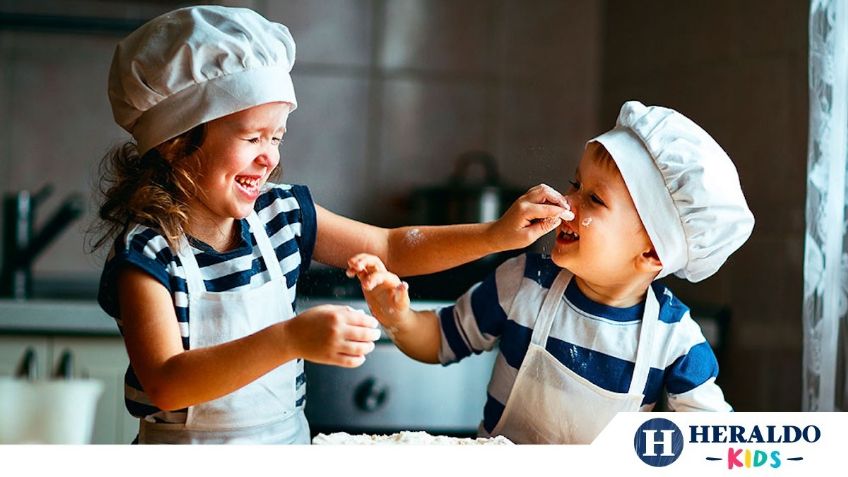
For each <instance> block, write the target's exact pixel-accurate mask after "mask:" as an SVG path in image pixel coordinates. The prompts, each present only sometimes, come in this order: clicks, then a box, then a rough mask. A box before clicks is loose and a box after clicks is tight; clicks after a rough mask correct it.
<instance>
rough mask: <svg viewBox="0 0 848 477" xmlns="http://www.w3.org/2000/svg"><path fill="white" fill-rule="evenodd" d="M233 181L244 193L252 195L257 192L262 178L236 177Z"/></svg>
mask: <svg viewBox="0 0 848 477" xmlns="http://www.w3.org/2000/svg"><path fill="white" fill-rule="evenodd" d="M235 181H236V184H238V185H239V186H240V187H241V188H242V189H243V190H244V191H245V192H248V193H250V194H253V193H256V192H258V191H259V186H260V185H261V184H262V176H237V177H236V179H235Z"/></svg>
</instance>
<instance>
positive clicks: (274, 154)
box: [191, 103, 290, 222]
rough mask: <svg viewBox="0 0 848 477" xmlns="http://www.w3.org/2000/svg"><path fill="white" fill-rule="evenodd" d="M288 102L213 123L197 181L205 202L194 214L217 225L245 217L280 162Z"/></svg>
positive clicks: (197, 205) (194, 208) (200, 202)
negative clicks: (280, 147)
mask: <svg viewBox="0 0 848 477" xmlns="http://www.w3.org/2000/svg"><path fill="white" fill-rule="evenodd" d="M289 110H290V109H289V104H288V103H267V104H263V105H260V106H255V107H253V108H250V109H246V110H244V111H240V112H238V113H234V114H230V115H229V116H224V117H222V118H219V119H216V120H214V121H210V122H209V123H208V128H207V132H206V138H205V140H204V141H203V145H202V146H201V158H200V171H198V177H196V181H197V186H198V188H199V189H200V190H201V191H203V193H204V197H199V198H197V199H196V200H195V201H194V203H193V204H191V207H192V213H197V214H201V215H202V216H204V217H206V218H207V219H211V221H213V222H218V221H221V220H228V219H231V218H239V219H240V218H244V217H246V216H247V215H248V214H250V212H251V211H252V210H253V204H254V202H255V201H256V198H257V197H259V192H260V189H261V187H262V186H263V185H264V184H265V182H266V181H267V180H268V176H269V175H270V174H271V172H272V171H273V170H274V168H276V167H277V164H279V162H280V151H279V146H280V143H281V142H282V137H283V134H285V132H286V121H287V120H288V116H289Z"/></svg>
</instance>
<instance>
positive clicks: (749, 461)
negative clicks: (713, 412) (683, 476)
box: [689, 425, 821, 470]
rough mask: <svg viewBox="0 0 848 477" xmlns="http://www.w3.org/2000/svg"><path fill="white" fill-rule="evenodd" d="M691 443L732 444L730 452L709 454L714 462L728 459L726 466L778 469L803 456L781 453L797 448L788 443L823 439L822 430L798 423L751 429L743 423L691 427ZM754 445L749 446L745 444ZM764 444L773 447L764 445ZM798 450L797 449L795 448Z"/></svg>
mask: <svg viewBox="0 0 848 477" xmlns="http://www.w3.org/2000/svg"><path fill="white" fill-rule="evenodd" d="M689 429H690V431H691V432H690V439H689V443H690V444H697V443H713V444H731V445H730V446H728V448H727V453H726V454H724V455H720V456H708V457H706V460H708V461H712V462H726V464H727V469H728V470H731V469H737V468H738V469H741V468H746V469H751V468H757V467H764V466H765V467H766V468H772V469H777V468H779V467H780V466H781V465H783V463H784V462H799V461H802V460H804V457H802V456H800V455H797V454H795V452H793V453H792V454H790V455H789V456H785V455H782V454H781V450H780V449H783V450H784V452H785V451H786V449H790V450H791V449H794V447H788V445H791V444H796V443H807V444H814V443H816V442H818V440H819V439H821V429H819V428H818V426H814V425H810V426H805V427H803V428H801V427H798V426H789V425H783V426H776V425H768V426H759V425H755V426H753V427H750V428H746V427H744V426H714V425H713V426H690V427H689ZM746 444H747V445H749V446H750V445H753V447H748V446H745V445H746ZM763 444H770V445H771V447H766V448H765V449H763V448H762V445H763ZM796 452H797V451H796Z"/></svg>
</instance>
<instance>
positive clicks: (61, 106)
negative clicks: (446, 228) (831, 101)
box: [0, 0, 809, 442]
mask: <svg viewBox="0 0 848 477" xmlns="http://www.w3.org/2000/svg"><path fill="white" fill-rule="evenodd" d="M195 3H220V4H225V5H230V6H247V7H250V8H253V9H255V10H257V11H258V12H260V13H262V14H264V15H265V16H267V17H268V18H269V19H271V20H274V21H279V22H281V23H283V24H285V25H287V26H288V27H289V28H290V30H291V32H292V34H293V35H294V38H295V41H296V42H297V60H296V63H295V66H294V70H293V79H294V82H295V87H296V88H297V94H298V101H299V107H298V109H297V111H296V112H295V113H294V114H293V115H292V116H291V119H290V120H289V131H288V133H287V134H286V139H285V144H284V145H283V146H282V149H281V151H282V165H283V174H284V179H283V180H284V181H286V182H293V183H302V184H307V185H308V186H309V187H310V189H311V191H312V194H313V197H314V199H315V201H316V202H317V203H319V204H321V205H322V206H324V207H326V208H328V209H330V210H332V211H334V212H336V213H340V214H343V215H347V216H350V217H353V218H356V219H359V220H362V221H365V222H370V223H374V224H378V225H382V226H396V225H404V224H412V223H424V222H430V223H438V222H440V221H451V220H489V219H491V218H493V217H496V216H497V215H498V214H499V213H500V212H501V211H502V206H503V205H504V204H508V203H509V201H511V199H512V198H514V195H515V194H516V193H517V191H518V192H520V191H521V190H524V189H527V188H528V187H530V186H532V185H535V184H537V183H539V182H545V183H548V184H549V185H551V186H553V187H555V188H557V189H558V190H561V191H565V190H566V189H567V187H568V180H569V179H571V178H572V174H573V171H574V168H575V166H576V164H577V161H578V159H579V156H580V153H581V151H582V148H583V144H584V142H585V141H586V140H587V139H588V138H591V137H593V136H595V135H597V134H598V133H600V132H603V131H605V130H607V129H609V128H610V127H611V126H612V125H613V123H614V120H615V117H616V116H617V113H618V109H619V107H620V106H621V104H622V102H623V101H625V100H628V99H639V100H640V101H642V102H644V103H646V104H660V105H664V106H668V107H672V108H675V109H678V110H680V111H681V112H683V113H685V114H686V115H688V116H690V117H691V118H692V119H694V120H695V121H696V122H697V123H698V124H701V125H702V126H703V127H704V128H705V129H706V130H707V131H709V132H710V133H711V134H712V135H713V136H714V137H715V138H716V140H717V141H718V142H719V143H720V144H722V145H723V146H724V148H725V149H726V150H727V152H728V153H729V155H730V157H731V158H732V159H733V160H734V161H735V163H736V165H737V168H738V170H739V175H740V178H741V182H742V185H743V189H744V191H745V193H746V197H747V199H748V202H749V205H750V207H751V209H752V210H753V212H754V215H755V217H756V219H757V224H756V226H755V229H754V233H753V235H752V237H751V238H750V239H749V240H748V242H747V243H746V244H745V245H744V246H743V247H742V248H741V249H740V250H739V251H738V252H736V253H735V254H733V255H732V256H731V258H730V260H729V262H728V263H727V264H726V265H725V266H724V267H723V268H722V269H721V271H720V272H719V273H717V274H716V275H715V276H713V277H711V278H709V279H708V280H706V281H704V282H701V283H698V284H695V285H692V284H688V283H687V282H684V281H680V280H676V279H674V280H671V283H670V287H671V288H672V290H674V291H675V292H676V293H677V294H678V295H679V296H680V297H681V298H682V300H683V301H684V302H686V303H689V304H691V305H692V307H693V314H697V315H698V318H699V320H701V321H702V325H703V326H704V328H705V333H706V334H708V337H710V339H711V341H713V345H714V347H715V348H716V351H717V355H718V358H719V361H720V364H721V372H720V374H719V378H718V383H719V384H720V385H721V386H722V388H723V389H724V391H725V393H726V398H727V401H728V402H729V403H731V404H732V405H733V406H734V408H735V409H736V410H738V411H798V410H802V350H803V341H804V339H803V331H802V299H803V263H804V228H805V222H804V204H805V193H806V189H805V184H806V180H805V176H806V167H807V134H808V133H807V131H808V86H807V84H808V83H807V80H808V73H807V71H808V65H807V61H808V21H809V19H808V18H809V4H808V2H805V1H801V0H768V1H766V0H747V1H744V2H739V1H735V0H714V1H710V2H680V1H674V0H665V1H639V2H635V1H629V0H531V1H523V0H459V1H457V0H279V1H277V0H254V1H249V0H244V1H225V2H180V1H168V0H148V1H140V0H139V1H117V0H115V1H111V0H41V1H26V2H23V1H14V0H0V65H2V70H0V193H2V194H3V195H4V197H6V198H9V197H14V195H13V194H17V193H18V192H20V191H28V192H29V193H30V194H32V195H33V196H35V198H36V200H35V201H34V203H32V204H30V205H31V206H32V207H33V211H34V219H33V222H32V227H31V228H32V230H33V233H32V237H31V239H32V241H36V240H37V241H39V242H44V243H43V244H39V243H36V244H35V245H38V246H39V247H36V246H32V248H30V249H29V250H16V251H15V252H14V253H12V252H10V253H9V255H8V256H5V257H4V260H5V261H7V262H9V261H10V260H19V261H20V262H21V263H23V264H25V265H30V264H29V263H24V262H28V261H29V260H30V259H32V260H31V273H32V275H31V278H32V281H31V282H30V283H31V290H30V291H29V296H30V297H35V298H42V299H43V298H51V299H52V300H51V301H50V302H48V305H45V306H48V308H46V309H47V310H48V311H46V312H44V313H57V314H59V315H60V316H62V317H63V319H67V320H68V322H69V323H70V324H69V325H68V326H67V327H66V328H65V329H64V331H63V330H62V329H59V328H50V325H48V324H40V323H42V322H38V323H33V324H31V325H30V326H27V325H20V324H18V325H16V326H17V328H15V327H12V328H7V329H0V375H2V374H11V373H14V372H16V371H19V368H20V360H21V357H22V356H23V355H24V353H25V352H26V351H27V350H28V349H36V350H40V351H41V354H40V355H38V356H37V357H35V358H32V359H33V360H35V361H36V362H40V366H41V369H42V371H41V374H42V375H47V374H52V373H55V372H56V371H55V368H56V366H57V364H58V362H59V358H60V356H61V355H62V353H63V351H65V350H67V349H75V348H74V347H76V349H78V350H80V351H79V352H78V353H76V355H75V356H74V358H75V366H76V368H75V369H76V370H75V371H74V370H72V371H71V372H75V373H77V374H80V373H81V371H80V369H82V368H85V367H86V366H88V367H87V368H86V369H85V372H84V373H82V374H88V375H91V376H102V379H104V380H107V383H106V387H107V391H106V394H104V398H103V399H110V400H111V401H110V402H107V403H106V404H104V402H103V400H101V403H100V406H101V409H100V410H98V416H100V415H101V414H102V415H104V416H107V417H104V418H103V419H107V420H108V419H110V417H108V416H112V417H114V420H116V421H121V420H127V419H129V416H128V415H127V413H126V411H125V410H124V409H123V400H122V394H120V393H121V392H122V388H121V383H122V379H123V370H121V372H120V373H119V374H115V373H114V372H113V370H112V371H110V370H108V369H107V368H108V366H109V365H110V363H114V362H115V361H116V360H121V359H123V360H124V361H123V363H124V364H123V365H122V366H124V367H125V362H126V357H125V356H121V351H122V348H121V341H120V338H119V337H118V336H117V328H116V327H115V325H114V323H113V322H111V321H110V320H109V319H108V318H107V317H106V316H105V314H102V312H100V311H99V308H98V307H97V306H96V305H95V304H94V302H93V300H94V299H95V294H96V286H97V280H98V276H99V272H100V267H101V265H102V260H103V257H102V256H91V255H88V254H87V253H86V252H85V249H86V247H85V245H86V243H85V229H86V227H87V226H88V224H89V223H90V221H91V220H92V218H93V214H94V212H93V211H94V206H93V202H92V196H93V189H94V184H95V179H96V177H97V167H98V162H99V160H100V158H101V157H102V156H103V155H104V154H105V153H106V152H107V150H108V149H109V148H110V147H112V146H113V145H116V144H118V143H120V142H122V141H124V140H125V139H126V134H125V133H124V131H122V130H121V129H119V127H118V126H116V125H115V123H114V122H113V119H112V115H111V111H110V108H109V103H108V101H107V97H106V77H107V72H108V69H109V64H110V61H111V58H112V52H113V49H114V47H115V44H116V43H117V42H118V41H119V39H120V38H122V37H123V36H125V35H126V34H127V33H129V32H130V31H131V30H132V29H134V28H135V27H137V26H139V25H140V24H141V23H142V22H143V21H145V20H147V19H150V18H152V17H154V16H157V15H159V14H161V13H164V12H166V11H169V10H171V9H174V8H177V7H179V6H184V5H190V4H195ZM45 187H47V188H48V189H45ZM39 191H42V193H40V194H39ZM79 194H81V197H82V198H81V199H80V196H79ZM80 201H81V202H84V204H83V205H84V209H85V212H84V213H83V214H82V216H81V217H79V218H75V216H76V215H78V214H77V213H76V212H77V211H78V210H77V209H80V210H81V209H82V208H83V207H82V205H81V204H80V203H79V202H80ZM6 203H8V202H6ZM69 203H70V204H71V205H68V204H69ZM69 207H70V210H69V209H68V208H69ZM12 208H13V207H12V206H9V207H8V208H6V209H4V214H5V215H4V217H3V221H2V222H3V226H4V228H5V229H6V230H4V235H3V236H4V237H6V238H7V240H12V239H11V238H9V237H14V236H15V235H14V234H9V233H8V230H9V229H8V228H9V227H13V226H15V225H14V224H15V221H13V220H10V214H12V212H11V210H12ZM61 214H65V215H64V216H61V217H60V215H61ZM57 217H58V218H57ZM51 219H52V220H53V221H54V222H57V223H54V224H53V225H52V226H51V225H50V222H51ZM51 227H52V228H51ZM54 237H55V239H54ZM51 239H52V240H51ZM546 243H547V242H544V243H540V244H538V245H537V246H536V250H539V251H544V250H545V248H546V247H547V245H546ZM6 245H7V244H4V246H6ZM42 245H43V247H41V246H42ZM38 248H43V250H38ZM24 255H26V256H24ZM15 257H17V258H15ZM501 258H502V257H501ZM498 260H499V258H498V257H496V258H495V259H490V260H489V261H483V262H481V263H479V264H475V265H472V266H470V267H465V268H464V269H463V270H461V271H460V273H457V274H455V276H456V277H457V278H456V280H455V281H450V280H445V279H444V278H443V277H439V279H438V280H433V279H430V280H428V279H426V278H422V279H421V280H420V281H419V282H418V287H416V282H415V281H413V282H412V285H413V286H412V292H413V294H414V298H416V299H418V300H445V299H451V298H455V297H456V296H457V295H458V294H459V293H460V292H461V291H462V290H463V289H464V288H465V287H466V286H467V285H468V284H470V283H472V282H473V281H474V279H476V278H477V277H479V275H480V274H481V273H483V272H485V270H490V269H491V267H492V266H493V264H494V263H495V262H497V261H498ZM3 266H4V268H7V269H8V267H9V263H3ZM314 268H315V269H314V270H313V271H314V272H315V273H314V275H312V276H311V277H310V280H308V281H307V282H304V283H303V284H302V285H299V292H300V294H301V295H304V296H309V300H305V301H304V303H305V305H304V306H308V304H309V303H310V302H311V303H313V304H314V303H320V302H323V301H324V300H325V299H326V297H332V298H333V299H354V298H355V297H356V284H355V283H352V282H351V281H349V280H347V279H345V278H343V276H342V275H339V274H336V273H333V272H331V271H327V270H322V269H319V268H318V267H314ZM416 293H417V294H416ZM7 296H8V294H7ZM60 299H61V300H63V301H56V300H60ZM14 303H17V305H14ZM50 306H52V308H50ZM15 310H17V311H15ZM33 310H35V308H32V307H31V306H30V305H28V304H27V303H26V302H11V301H7V302H6V307H5V308H2V307H0V314H6V315H7V316H6V317H7V318H8V317H9V316H10V315H11V314H12V313H18V314H23V315H26V314H28V313H35V312H34V311H33ZM695 312H697V313H695ZM91 313H95V317H96V318H91V317H90V316H88V315H90V314H91ZM96 313H100V314H96ZM75 319H76V320H81V322H82V321H84V322H85V323H86V324H85V325H84V326H83V325H80V326H77V327H74V326H72V325H73V323H71V321H73V320H75ZM93 321H97V322H99V323H100V324H92V323H93ZM43 323H47V322H43ZM92 340H93V341H94V345H95V346H94V347H93V348H92V347H91V346H88V345H89V344H90V343H91V342H92ZM32 343H35V345H33V344H32ZM33 346H35V348H33ZM387 346H390V345H387ZM383 352H386V353H389V351H383ZM395 353H396V358H395V359H396V360H397V363H399V364H397V365H396V367H394V368H392V369H390V370H385V371H382V370H379V371H378V370H371V371H369V372H370V373H371V374H367V373H366V374H367V375H364V374H363V375H354V374H347V375H346V376H345V375H344V374H341V375H340V376H342V377H338V378H332V377H329V375H328V374H327V373H329V371H328V370H326V369H319V370H316V371H314V372H312V373H311V374H309V386H310V397H309V401H308V402H309V403H310V404H311V409H310V404H308V405H307V409H308V412H310V413H312V415H311V416H310V419H311V421H312V422H313V423H314V425H318V426H319V427H321V426H325V427H327V428H331V427H333V425H332V423H333V419H341V417H340V416H344V415H348V416H349V415H351V414H352V413H360V414H362V415H363V416H365V417H366V419H365V421H363V422H366V423H367V422H372V423H374V422H377V421H375V419H376V418H370V421H369V420H368V419H367V418H368V414H367V413H368V410H369V409H370V410H372V411H373V410H378V411H379V409H380V407H381V406H383V405H388V404H387V403H388V402H390V401H392V400H394V401H395V402H399V401H400V398H399V397H398V396H400V393H404V394H406V393H409V394H410V395H412V396H415V395H416V394H419V393H420V392H423V391H428V389H427V388H428V387H429V386H431V385H430V384H428V383H429V381H428V380H429V379H431V378H434V381H435V382H438V381H439V380H440V377H441V381H442V382H441V383H440V385H439V389H440V391H441V389H444V391H443V392H445V393H449V394H444V395H443V396H444V397H445V400H446V401H448V402H451V401H452V402H461V401H462V399H463V394H462V389H463V388H462V386H464V385H468V386H478V385H479V386H482V387H485V384H486V382H487V381H488V377H489V374H488V372H489V371H488V369H487V367H488V366H489V362H481V363H478V364H473V365H469V367H467V368H468V370H466V371H464V372H463V368H458V370H456V371H451V372H452V373H454V374H440V373H443V372H445V371H448V370H450V369H451V367H448V368H447V369H438V368H434V369H427V368H426V367H425V366H424V365H419V364H417V363H413V362H412V361H411V360H409V359H407V358H405V357H403V356H402V355H400V353H397V352H395ZM369 359H370V358H369ZM86 360H87V361H86ZM84 363H89V364H86V365H84ZM112 366H113V368H114V364H112ZM404 366H408V367H409V369H407V368H404ZM469 371H471V372H469ZM431 372H435V374H431ZM343 373H351V372H348V371H344V372H343ZM381 373H382V374H381ZM469 376H471V377H469ZM392 377H397V378H398V379H399V381H398V382H400V383H401V384H396V383H392V382H390V379H392ZM335 380H344V382H343V384H342V382H341V381H335ZM469 380H470V381H469ZM478 381H479V382H478ZM328 383H329V384H328ZM109 386H112V387H113V388H115V389H114V392H113V393H112V394H114V395H113V396H112V397H109V398H107V396H109V390H108V388H109ZM328 387H329V388H328ZM312 389H315V391H313V390H312ZM322 389H329V390H328V392H330V393H333V392H351V393H353V394H355V395H353V396H352V397H351V399H352V400H351V401H350V403H348V404H347V405H349V406H350V408H349V409H347V408H343V409H339V410H330V409H329V407H328V406H329V405H327V404H323V401H321V399H323V398H322V397H315V399H314V400H313V398H312V394H311V393H313V392H316V393H317V392H319V391H321V390H322ZM473 394H476V395H479V393H478V392H476V391H475V392H474V393H473ZM479 405H480V406H481V405H482V401H480V403H479ZM103 406H107V408H103ZM447 408H448V407H446V408H442V409H440V410H438V412H437V413H435V414H434V416H440V417H427V419H431V421H429V422H434V423H436V424H434V425H433V426H434V427H435V430H438V431H445V432H453V433H456V434H462V433H464V432H466V431H468V430H469V429H468V428H467V426H465V425H464V424H463V425H459V426H458V425H456V423H455V422H452V421H450V416H447V414H449V412H448V411H446V410H445V409H447ZM104 409H105V410H104ZM479 409H480V408H476V409H475V408H474V403H472V405H471V408H470V410H456V412H457V414H458V417H457V419H460V421H461V420H462V419H466V421H467V419H468V418H467V417H465V416H466V415H467V414H468V413H469V412H470V413H471V415H472V420H473V419H479V416H480V414H479V413H480V412H481V411H480V410H479ZM322 412H323V415H322V414H321V413H322ZM392 412H393V413H396V414H394V415H393V416H389V417H386V418H385V419H386V420H385V421H379V423H380V428H381V429H385V430H391V429H393V428H394V427H398V426H400V427H401V428H403V427H404V426H405V427H406V428H409V427H410V426H412V427H414V426H415V425H416V422H414V420H412V421H410V420H409V419H413V418H412V417H409V415H410V414H415V413H421V412H423V411H421V409H416V408H409V407H408V408H406V409H401V408H397V409H394V410H393V411H392ZM450 412H453V411H450ZM463 413H464V414H463ZM475 413H477V414H476V417H475ZM459 414H462V415H459ZM446 416H447V417H446ZM390 417H391V419H390ZM395 418H397V419H398V420H397V421H395V420H392V419H395ZM405 418H406V419H407V420H403V419H405ZM439 418H445V420H444V422H441V421H438V422H437V421H434V420H432V419H439ZM99 419H100V418H99ZM466 421H461V422H462V423H465V422H466ZM110 425H111V426H112V427H111V428H110V429H108V430H102V429H101V430H98V429H97V428H96V429H95V441H96V442H97V441H100V442H110V441H116V442H126V440H125V438H124V437H122V436H124V435H129V434H130V433H134V430H132V423H131V422H124V423H123V424H120V425H115V424H111V423H110ZM122 426H123V427H122ZM338 427H340V428H345V429H347V428H351V429H354V428H355V429H358V428H360V427H367V424H362V423H357V424H349V425H347V426H342V425H340V426H338ZM471 431H473V428H472V429H471ZM98 432H100V434H98ZM133 435H134V434H133Z"/></svg>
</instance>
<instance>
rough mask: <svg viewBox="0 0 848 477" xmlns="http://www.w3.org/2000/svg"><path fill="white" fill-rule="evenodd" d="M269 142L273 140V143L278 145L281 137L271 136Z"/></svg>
mask: <svg viewBox="0 0 848 477" xmlns="http://www.w3.org/2000/svg"><path fill="white" fill-rule="evenodd" d="M271 142H273V143H274V144H277V145H280V144H282V143H283V138H281V137H272V138H271Z"/></svg>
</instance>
